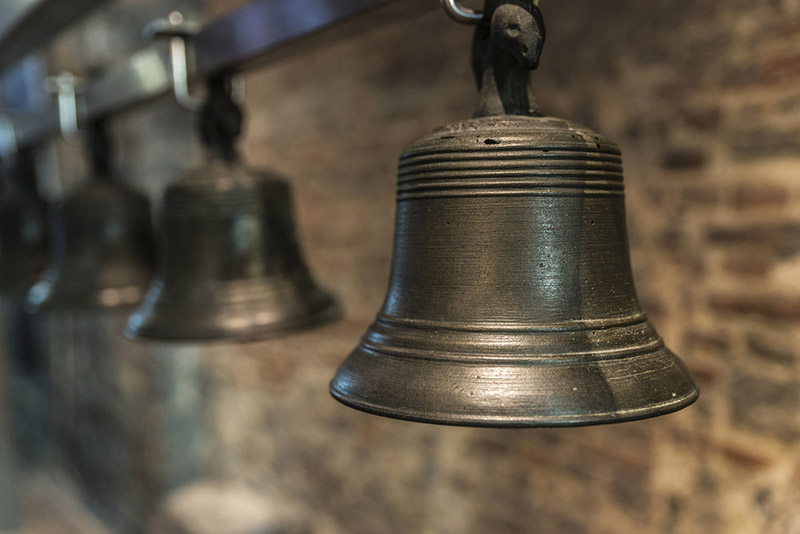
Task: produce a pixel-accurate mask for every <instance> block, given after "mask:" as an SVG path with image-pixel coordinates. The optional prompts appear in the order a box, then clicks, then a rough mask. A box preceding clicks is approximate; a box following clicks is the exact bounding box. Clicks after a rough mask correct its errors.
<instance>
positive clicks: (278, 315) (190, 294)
mask: <svg viewBox="0 0 800 534" xmlns="http://www.w3.org/2000/svg"><path fill="white" fill-rule="evenodd" d="M241 123H242V114H241V111H240V109H239V108H238V106H237V105H236V103H235V102H234V101H233V99H232V97H231V95H230V94H229V90H228V88H227V80H226V78H224V77H218V78H215V79H213V80H211V82H210V84H209V96H208V101H207V102H206V104H205V106H204V107H203V109H202V112H201V124H200V131H201V135H202V139H203V142H204V144H205V145H206V147H207V148H208V151H207V162H206V163H205V165H204V166H203V167H202V168H199V169H195V170H193V171H191V172H189V173H188V174H187V175H185V176H183V177H182V178H179V179H178V180H176V181H175V182H174V183H172V184H171V185H170V186H169V187H168V188H167V190H166V192H165V194H164V200H163V205H162V207H161V216H160V221H161V222H160V230H159V239H160V255H159V269H158V274H157V276H156V279H155V280H154V281H153V284H152V286H151V287H150V290H149V292H148V294H147V297H146V299H145V301H144V302H143V304H142V306H141V307H140V308H139V309H138V310H137V311H136V312H135V313H134V314H133V315H132V316H131V318H130V320H129V322H128V325H127V329H126V333H127V334H128V335H129V336H130V337H133V338H141V339H155V340H184V341H190V340H211V339H236V340H251V339H257V338H265V337H271V336H276V335H281V334H285V333H287V332H291V331H294V330H297V329H301V328H306V327H310V326H313V325H317V324H320V323H323V322H327V321H330V320H332V319H334V318H336V317H337V316H338V315H339V307H338V305H337V303H336V301H335V300H334V299H333V298H332V297H331V296H330V295H329V294H328V293H327V292H326V291H324V290H323V289H321V288H320V287H319V286H317V284H316V283H315V282H314V280H313V278H312V277H311V275H310V273H309V271H308V269H307V267H306V265H305V262H304V261H303V258H302V255H301V252H300V247H299V245H298V243H297V237H296V234H295V227H294V219H293V216H292V204H291V195H290V189H289V185H288V184H287V183H286V182H285V181H284V180H282V179H280V178H278V177H276V176H274V175H272V174H269V173H260V172H252V171H250V170H248V169H246V168H245V167H244V166H243V165H242V164H241V163H240V161H239V157H238V155H237V153H236V150H235V148H234V143H235V140H236V138H237V137H238V135H239V133H240V131H241Z"/></svg>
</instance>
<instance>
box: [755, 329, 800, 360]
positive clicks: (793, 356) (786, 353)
mask: <svg viewBox="0 0 800 534" xmlns="http://www.w3.org/2000/svg"><path fill="white" fill-rule="evenodd" d="M747 348H748V349H749V350H750V352H751V353H752V354H753V355H755V356H757V357H759V358H763V359H765V360H767V361H771V362H775V363H780V364H783V365H795V364H796V363H797V362H798V361H800V358H799V357H798V354H800V352H798V348H797V346H796V345H795V344H794V342H792V341H791V340H788V339H786V337H785V336H782V335H778V334H773V335H768V334H760V333H751V334H748V336H747Z"/></svg>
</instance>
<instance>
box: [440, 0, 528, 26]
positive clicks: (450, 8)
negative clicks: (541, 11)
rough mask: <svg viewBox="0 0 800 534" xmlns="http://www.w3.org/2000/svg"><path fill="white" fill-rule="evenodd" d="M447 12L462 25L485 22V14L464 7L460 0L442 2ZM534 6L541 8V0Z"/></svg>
mask: <svg viewBox="0 0 800 534" xmlns="http://www.w3.org/2000/svg"><path fill="white" fill-rule="evenodd" d="M441 2H442V5H443V6H444V10H445V12H446V13H447V14H448V15H450V18H452V19H453V20H454V21H456V22H460V23H461V24H478V23H479V22H480V21H481V20H483V12H481V11H475V10H474V9H470V8H468V7H463V6H461V5H460V4H459V3H458V0H441ZM533 5H535V6H536V7H539V0H533Z"/></svg>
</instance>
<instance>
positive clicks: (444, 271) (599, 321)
mask: <svg viewBox="0 0 800 534" xmlns="http://www.w3.org/2000/svg"><path fill="white" fill-rule="evenodd" d="M454 4H455V3H454V2H452V1H451V2H449V3H448V4H447V6H449V8H450V9H451V14H453V15H454V16H456V17H457V18H459V20H462V21H464V20H465V15H464V13H465V12H464V11H463V10H462V11H460V12H459V13H454V12H452V9H453V8H452V6H453V5H454ZM466 20H469V21H473V22H474V23H476V24H477V32H476V36H475V43H474V48H473V51H474V56H473V64H474V67H475V71H476V76H477V80H478V84H479V87H480V90H481V95H480V101H479V104H478V108H477V111H476V115H475V118H473V119H472V120H466V121H461V122H458V123H455V124H451V125H449V126H445V127H443V128H439V129H438V130H435V131H434V132H433V133H431V134H430V135H428V136H426V137H424V138H422V139H421V140H419V141H417V142H416V143H414V144H413V145H411V146H410V147H408V148H407V149H406V150H405V153H404V154H403V155H402V157H401V158H400V168H399V175H398V199H397V219H396V234H395V244H394V259H393V263H392V274H391V280H390V285H389V292H388V295H387V297H386V301H385V303H384V305H383V309H382V310H381V311H380V313H379V314H378V316H377V319H376V321H375V322H374V323H373V324H372V326H371V327H370V328H369V330H368V331H367V333H366V335H365V336H364V338H363V339H362V341H361V344H360V345H359V346H358V347H357V348H356V349H355V351H354V352H353V353H352V354H351V355H350V356H349V357H348V358H347V359H346V360H345V361H344V363H343V364H342V365H341V366H340V368H339V370H338V372H337V374H336V376H335V377H334V379H333V381H332V383H331V392H332V394H333V396H334V397H335V398H336V399H338V400H339V401H341V402H343V403H344V404H347V405H349V406H351V407H354V408H357V409H359V410H363V411H366V412H370V413H374V414H378V415H384V416H389V417H397V418H401V419H409V420H415V421H423V422H430V423H442V424H455V425H472V426H498V427H503V426H511V427H514V426H568V425H586V424H599V423H612V422H619V421H626V420H632V419H640V418H645V417H651V416H656V415H661V414H665V413H668V412H672V411H675V410H679V409H681V408H683V407H685V406H687V405H689V404H691V403H692V402H694V401H695V399H696V398H697V396H698V390H697V387H696V386H695V384H694V382H693V381H692V379H691V377H690V376H689V374H688V373H687V371H686V369H685V368H684V366H683V365H682V363H681V362H680V360H679V359H678V358H677V357H676V356H675V355H674V354H673V353H672V352H670V351H669V349H667V348H666V347H665V346H664V343H663V341H662V340H661V338H660V337H659V336H658V334H657V333H656V331H655V329H654V328H653V325H652V324H651V323H650V322H649V321H648V320H647V318H646V316H645V314H644V312H643V311H642V309H641V306H640V305H639V302H638V299H637V296H636V292H635V289H634V284H633V276H632V272H631V266H630V260H629V252H628V239H627V231H626V223H625V205H624V194H623V178H622V161H621V158H620V151H619V148H618V147H617V146H616V145H615V144H614V143H613V142H612V141H610V140H609V139H606V138H604V137H602V136H600V135H598V134H596V133H594V132H592V131H591V130H589V129H588V128H585V127H583V126H580V125H577V124H574V123H572V122H569V121H566V120H563V119H558V118H553V117H544V116H542V114H541V113H540V111H539V108H538V106H537V104H536V100H535V98H534V95H533V93H532V91H531V87H530V71H531V70H534V69H535V68H537V66H538V64H539V57H540V54H541V51H542V47H543V44H544V40H545V28H544V21H543V18H542V14H541V11H540V10H539V8H538V7H536V6H535V5H534V3H533V2H532V1H524V0H522V1H521V0H489V1H488V2H487V4H486V10H485V13H484V15H483V17H481V16H477V17H473V16H469V17H466Z"/></svg>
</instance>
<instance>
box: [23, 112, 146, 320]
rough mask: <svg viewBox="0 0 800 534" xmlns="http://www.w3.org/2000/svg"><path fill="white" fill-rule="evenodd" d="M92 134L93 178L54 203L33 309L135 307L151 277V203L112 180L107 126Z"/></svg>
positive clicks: (29, 302)
mask: <svg viewBox="0 0 800 534" xmlns="http://www.w3.org/2000/svg"><path fill="white" fill-rule="evenodd" d="M91 135H92V143H91V145H92V158H93V163H94V171H93V177H92V178H91V179H90V180H89V181H88V182H87V183H85V184H84V185H82V186H80V187H78V188H77V189H76V190H75V191H73V192H72V193H70V194H69V195H67V196H66V198H64V200H63V201H61V202H59V203H57V204H55V205H54V206H53V207H52V210H51V212H52V213H51V220H52V224H51V228H52V230H51V231H52V235H53V246H52V263H51V264H50V265H49V266H48V267H47V269H46V270H45V272H44V275H43V276H42V278H41V280H40V281H39V282H38V283H37V284H36V285H35V286H33V287H32V288H31V290H30V291H29V292H28V297H27V301H26V307H27V308H28V310H30V311H34V312H40V311H44V312H50V311H79V310H90V309H98V308H125V307H130V306H134V305H136V304H137V303H138V302H139V301H140V300H141V299H142V297H143V295H144V292H145V291H146V289H147V286H148V285H149V283H150V279H151V278H152V273H153V264H154V256H155V240H154V238H153V233H152V221H151V215H150V203H149V201H148V199H147V197H145V196H144V195H143V194H141V193H138V192H136V191H133V190H132V189H129V188H128V187H126V186H124V185H122V184H118V183H116V182H114V181H113V180H112V178H111V176H112V173H111V171H110V165H109V162H108V157H109V154H108V146H107V144H108V137H107V135H106V133H105V127H104V125H103V124H102V123H96V124H94V125H92V131H91Z"/></svg>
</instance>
